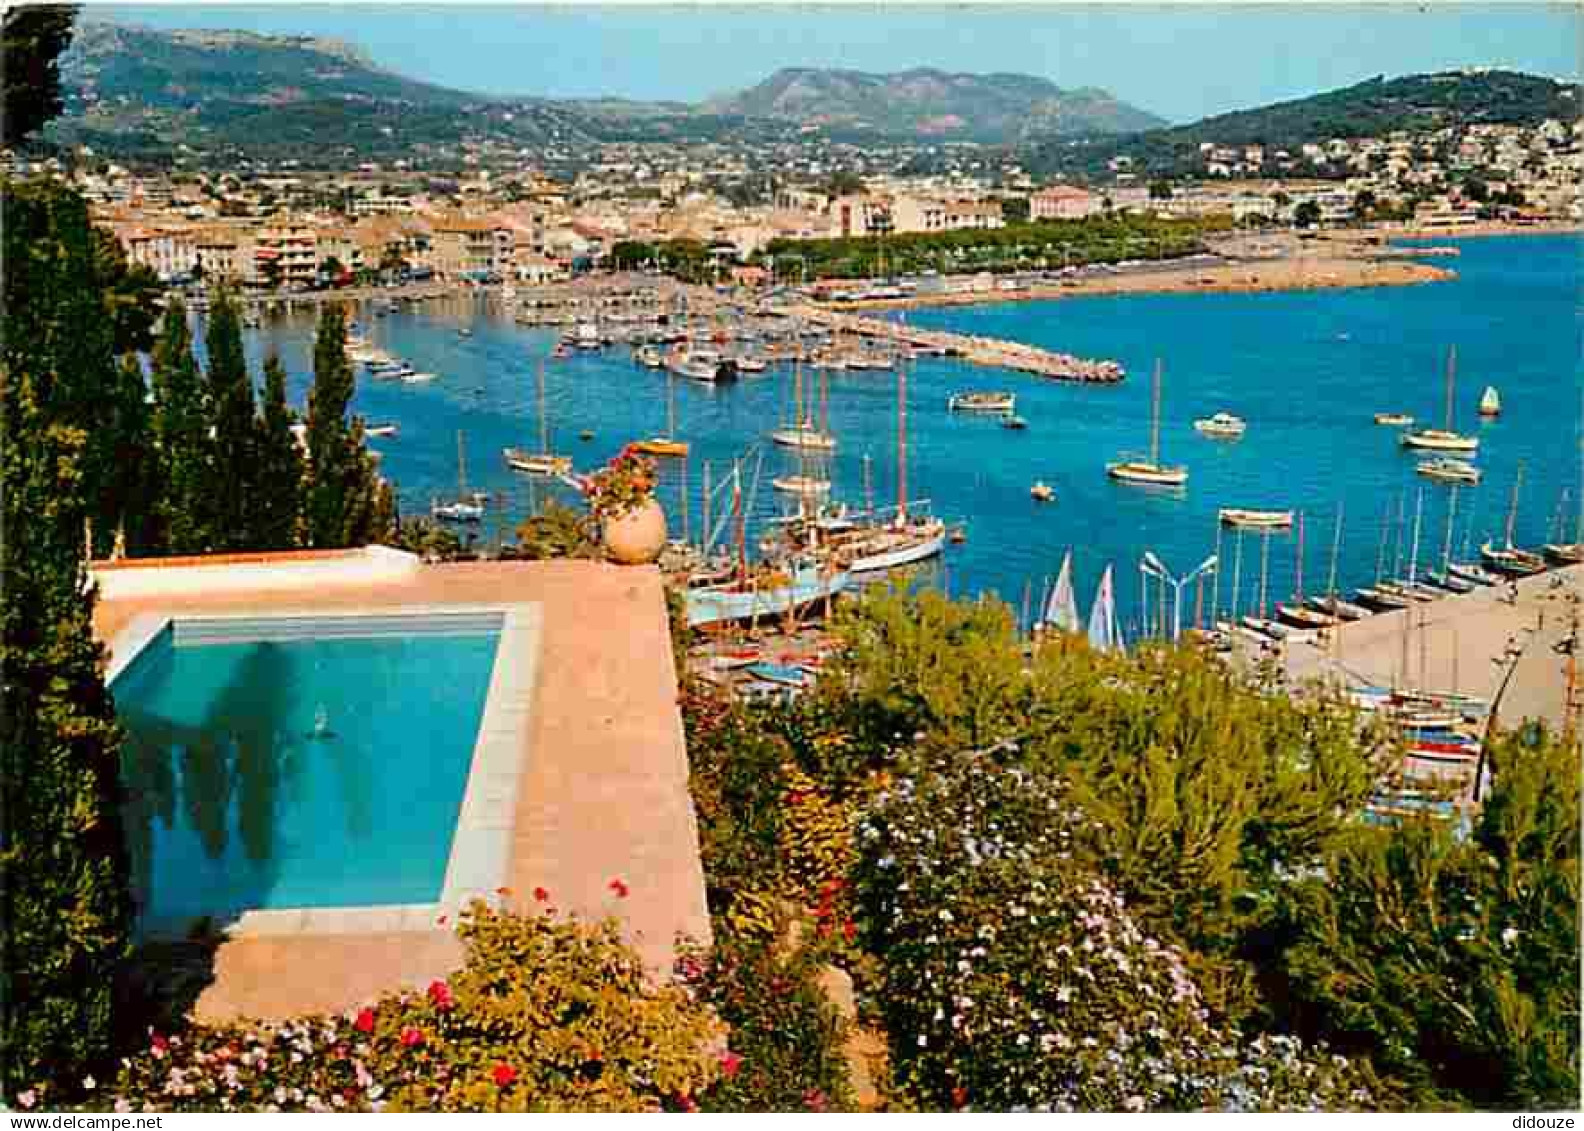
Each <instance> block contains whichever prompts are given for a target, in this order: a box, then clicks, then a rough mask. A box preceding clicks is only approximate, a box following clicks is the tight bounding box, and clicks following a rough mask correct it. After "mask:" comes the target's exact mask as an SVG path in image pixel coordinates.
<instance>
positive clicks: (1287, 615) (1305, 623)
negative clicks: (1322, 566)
mask: <svg viewBox="0 0 1584 1131" xmlns="http://www.w3.org/2000/svg"><path fill="white" fill-rule="evenodd" d="M1295 559H1296V561H1297V575H1296V581H1295V584H1294V587H1293V598H1292V601H1290V602H1289V603H1286V604H1278V605H1277V606H1276V616H1277V618H1278V619H1280V620H1284V621H1286V622H1287V623H1288V624H1290V625H1293V626H1294V627H1297V628H1329V627H1331V626H1332V625H1333V624H1335V623H1336V622H1337V618H1336V617H1334V616H1332V615H1331V614H1330V613H1327V612H1322V611H1320V610H1319V609H1315V608H1311V607H1310V606H1309V605H1308V604H1307V603H1306V602H1305V600H1304V587H1303V567H1304V521H1303V512H1302V511H1299V512H1298V545H1297V550H1296V552H1295Z"/></svg>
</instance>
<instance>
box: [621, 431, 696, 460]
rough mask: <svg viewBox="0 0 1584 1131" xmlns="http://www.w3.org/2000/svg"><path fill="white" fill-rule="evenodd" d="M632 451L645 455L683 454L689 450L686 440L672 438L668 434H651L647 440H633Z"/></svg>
mask: <svg viewBox="0 0 1584 1131" xmlns="http://www.w3.org/2000/svg"><path fill="white" fill-rule="evenodd" d="M632 448H633V451H635V452H642V453H643V454H644V455H646V456H677V457H680V456H685V455H687V454H688V451H689V450H690V449H689V447H688V442H687V441H686V440H674V439H672V438H671V437H669V436H651V437H650V438H649V439H647V440H634V441H633V445H632Z"/></svg>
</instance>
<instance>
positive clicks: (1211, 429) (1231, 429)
mask: <svg viewBox="0 0 1584 1131" xmlns="http://www.w3.org/2000/svg"><path fill="white" fill-rule="evenodd" d="M1194 428H1195V430H1196V431H1198V432H1199V433H1200V435H1203V436H1212V437H1215V438H1216V439H1223V440H1235V439H1237V438H1238V437H1240V436H1242V435H1243V433H1244V432H1246V431H1248V424H1247V423H1246V422H1245V421H1244V420H1243V418H1242V417H1238V416H1233V415H1232V414H1231V413H1230V412H1218V413H1216V414H1215V415H1214V416H1209V417H1205V418H1203V419H1201V420H1196V421H1194Z"/></svg>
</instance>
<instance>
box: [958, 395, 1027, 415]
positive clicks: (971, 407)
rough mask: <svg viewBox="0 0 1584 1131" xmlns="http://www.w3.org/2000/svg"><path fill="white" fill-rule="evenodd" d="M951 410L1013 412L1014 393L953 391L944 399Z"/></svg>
mask: <svg viewBox="0 0 1584 1131" xmlns="http://www.w3.org/2000/svg"><path fill="white" fill-rule="evenodd" d="M946 407H947V409H948V410H950V411H951V412H1013V411H1015V410H1016V408H1017V394H1015V393H990V392H979V393H953V394H952V395H951V396H950V397H949V398H947V401H946Z"/></svg>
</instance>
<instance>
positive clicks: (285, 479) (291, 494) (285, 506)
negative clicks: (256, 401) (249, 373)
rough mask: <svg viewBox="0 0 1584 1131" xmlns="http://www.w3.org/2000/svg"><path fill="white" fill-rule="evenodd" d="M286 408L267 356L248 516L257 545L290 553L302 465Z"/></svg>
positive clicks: (276, 365)
mask: <svg viewBox="0 0 1584 1131" xmlns="http://www.w3.org/2000/svg"><path fill="white" fill-rule="evenodd" d="M292 423H293V419H292V411H291V409H289V408H287V407H286V369H285V367H284V366H282V365H281V362H280V358H279V357H277V356H275V355H274V354H271V355H270V356H269V357H268V358H267V359H266V360H265V362H264V404H263V409H262V415H261V417H260V419H259V436H258V488H257V490H258V496H257V499H256V504H257V505H256V507H255V509H254V512H253V534H254V539H255V543H256V545H257V546H258V547H259V548H260V549H264V550H289V549H291V548H293V547H294V546H296V545H297V544H298V541H299V539H300V538H301V528H302V509H303V486H304V484H303V476H304V465H303V456H302V449H301V448H300V447H299V446H298V444H297V437H296V436H294V435H293V434H292Z"/></svg>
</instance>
